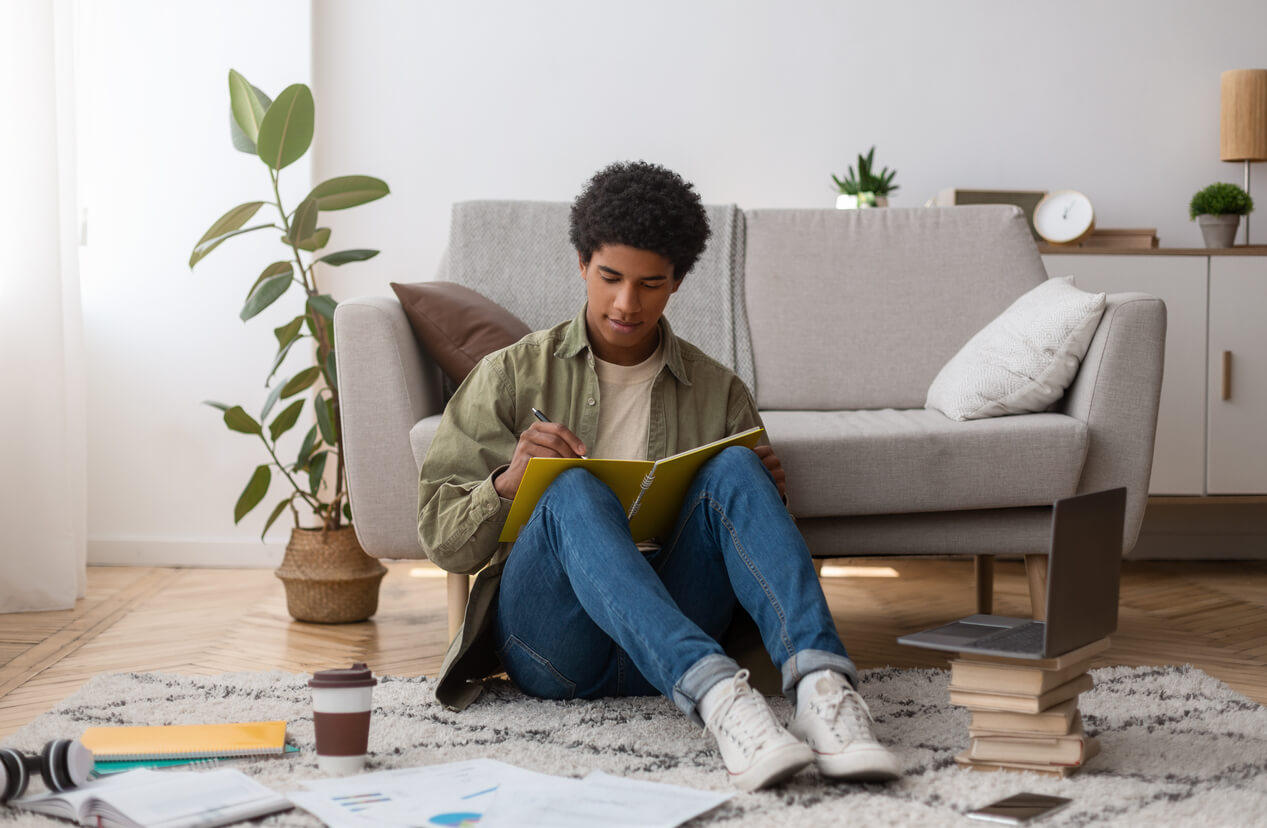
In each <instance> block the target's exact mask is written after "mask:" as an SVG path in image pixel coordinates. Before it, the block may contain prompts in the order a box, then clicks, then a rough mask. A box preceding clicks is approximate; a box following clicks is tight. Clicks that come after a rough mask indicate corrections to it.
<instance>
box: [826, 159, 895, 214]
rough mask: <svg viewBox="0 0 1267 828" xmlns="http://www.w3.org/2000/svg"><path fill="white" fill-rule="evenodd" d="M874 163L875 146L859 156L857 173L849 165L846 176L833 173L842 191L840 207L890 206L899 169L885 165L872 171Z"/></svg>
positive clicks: (834, 179) (838, 203)
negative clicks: (890, 198) (891, 168)
mask: <svg viewBox="0 0 1267 828" xmlns="http://www.w3.org/2000/svg"><path fill="white" fill-rule="evenodd" d="M874 163H875V147H872V148H871V149H870V151H868V152H867V154H866V155H859V156H858V171H857V173H854V169H853V167H849V169H848V170H847V171H846V173H845V177H844V178H838V177H837V176H836V174H835V173H832V177H831V178H832V181H834V182H836V189H837V190H838V191H839V192H840V195H838V196H837V197H836V206H837V207H838V208H840V209H842V210H845V209H853V208H855V207H887V206H889V193H892V192H894V191H895V190H897V185H896V184H894V183H893V178H894V177H895V176H896V175H897V170H890V169H889V168H888V167H885V168H884V169H882V170H880V172H878V173H875V172H872V165H873V164H874Z"/></svg>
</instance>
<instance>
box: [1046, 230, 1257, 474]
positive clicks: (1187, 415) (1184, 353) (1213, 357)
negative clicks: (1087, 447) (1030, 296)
mask: <svg viewBox="0 0 1267 828" xmlns="http://www.w3.org/2000/svg"><path fill="white" fill-rule="evenodd" d="M1043 263H1044V265H1045V266H1046V267H1047V274H1048V275H1049V276H1052V277H1056V276H1067V275H1073V277H1074V282H1075V283H1076V284H1077V285H1078V286H1079V287H1081V288H1083V289H1085V290H1095V291H1101V290H1103V291H1107V292H1110V293H1117V292H1123V291H1141V292H1144V293H1151V294H1153V295H1154V296H1158V297H1160V298H1161V299H1162V300H1163V301H1164V302H1165V303H1166V318H1167V330H1166V366H1165V374H1164V379H1163V381H1162V388H1161V403H1160V409H1159V411H1158V416H1157V440H1156V447H1155V450H1154V454H1153V474H1152V480H1151V483H1150V486H1149V493H1150V494H1151V495H1179V496H1208V495H1267V325H1265V324H1264V322H1263V316H1264V314H1267V248H1264V247H1256V248H1231V249H1229V250H1227V251H1220V250H1163V249H1154V250H1128V251H1104V250H1095V251H1091V250H1088V249H1075V250H1071V251H1067V252H1065V251H1062V252H1054V251H1051V250H1050V249H1049V250H1046V251H1044V254H1043Z"/></svg>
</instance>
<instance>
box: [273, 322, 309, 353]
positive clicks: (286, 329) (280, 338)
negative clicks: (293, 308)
mask: <svg viewBox="0 0 1267 828" xmlns="http://www.w3.org/2000/svg"><path fill="white" fill-rule="evenodd" d="M303 326H304V317H303V316H302V315H301V316H296V317H295V318H294V319H292V320H290V321H289V322H287V323H286V324H285V325H282V326H281V327H280V328H273V335H274V336H276V337H277V347H278V348H285V347H286V346H287V345H289V344H290V343H292V342H294V341H295V337H297V336H299V329H300V328H302V327H303Z"/></svg>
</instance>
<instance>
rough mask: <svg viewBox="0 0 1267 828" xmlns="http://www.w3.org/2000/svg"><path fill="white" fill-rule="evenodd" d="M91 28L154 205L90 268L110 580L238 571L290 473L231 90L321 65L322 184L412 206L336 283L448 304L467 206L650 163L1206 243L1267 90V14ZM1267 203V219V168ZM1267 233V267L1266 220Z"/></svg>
mask: <svg viewBox="0 0 1267 828" xmlns="http://www.w3.org/2000/svg"><path fill="white" fill-rule="evenodd" d="M90 5H91V6H92V8H93V10H94V17H95V18H97V21H96V24H95V28H94V30H93V40H94V41H96V42H97V43H98V46H99V48H101V49H103V50H104V49H106V48H107V46H109V47H111V48H112V49H113V52H112V57H111V58H110V60H109V61H107V62H106V63H107V64H109V65H107V66H105V67H104V68H103V72H104V75H103V77H100V78H98V83H99V84H100V90H99V91H102V90H103V91H104V92H105V93H108V97H109V98H110V100H109V105H110V106H115V107H120V106H128V107H134V108H135V116H134V121H133V128H132V129H130V130H129V131H127V133H126V134H109V135H97V136H95V139H94V141H95V143H94V151H95V152H96V159H97V161H98V162H103V163H106V164H108V165H109V166H110V167H111V169H109V170H108V171H106V172H104V173H102V179H101V180H100V181H99V183H98V188H99V189H98V192H100V191H101V190H109V189H111V188H116V189H117V188H120V187H124V188H127V189H128V190H129V191H131V192H134V193H136V194H137V196H136V198H135V199H134V200H133V201H130V202H128V203H129V204H130V205H131V209H132V210H135V211H136V212H131V211H124V212H119V213H117V214H115V215H102V214H101V211H100V210H98V211H97V212H95V213H94V214H93V218H92V222H91V224H92V227H91V229H90V232H91V233H92V234H93V238H92V244H91V245H90V248H89V250H90V251H91V254H92V256H93V257H94V261H95V263H96V268H95V271H96V273H95V275H93V270H94V269H93V268H85V270H84V280H85V290H86V296H85V319H86V324H87V326H88V327H87V335H88V340H89V351H90V355H91V359H92V360H93V362H92V363H91V368H90V382H91V385H90V400H89V405H90V409H89V417H90V422H91V423H92V425H91V428H92V431H91V433H90V446H91V454H90V476H91V477H90V522H89V533H90V539H91V540H92V544H91V545H90V553H91V554H92V556H93V558H94V559H96V560H102V559H104V558H107V557H109V558H111V559H126V558H127V556H128V555H132V554H140V553H136V552H134V551H133V550H138V549H140V550H148V551H146V552H144V555H147V556H149V558H148V559H157V558H162V557H164V556H166V558H167V559H168V560H172V561H184V562H190V563H193V562H198V563H211V562H216V561H230V560H232V562H237V560H238V558H237V557H236V554H237V553H236V552H234V553H233V554H230V552H232V551H233V550H238V549H247V548H249V547H247V546H243V545H242V544H249V543H250V542H251V541H250V539H251V538H252V537H254V535H255V534H257V532H258V526H259V525H260V523H261V522H262V520H263V515H255V516H252V517H248V518H247V520H246V521H245V522H244V527H243V528H239V529H237V530H235V529H234V527H233V526H232V523H231V512H232V506H233V502H234V500H235V499H236V497H237V495H238V492H239V491H240V490H241V488H242V486H243V485H244V484H245V481H246V478H247V476H248V475H249V473H250V471H251V469H252V468H253V466H254V465H255V464H256V463H258V462H260V458H259V456H258V453H257V452H256V451H255V450H254V447H253V446H251V445H250V443H249V441H248V440H246V438H242V437H238V436H236V435H230V434H228V433H227V432H225V431H224V430H223V429H222V428H221V427H220V426H219V424H218V423H217V422H216V421H215V415H214V412H211V411H210V410H209V409H205V408H201V407H200V406H199V405H198V402H199V401H200V400H202V399H205V398H208V397H211V398H221V399H227V398H230V397H234V396H235V395H236V396H237V397H239V398H242V399H247V398H249V395H250V394H251V393H252V391H253V390H256V389H255V387H254V386H253V385H252V383H253V382H254V380H255V378H256V377H257V376H258V374H259V372H260V370H261V365H262V363H263V362H265V361H267V359H268V354H269V353H271V351H270V348H271V347H272V343H271V330H270V329H271V326H272V325H275V324H278V323H277V322H271V323H269V322H263V321H257V323H255V324H253V325H248V326H247V330H246V332H245V333H244V331H243V330H242V325H241V323H239V322H238V321H237V319H236V312H237V308H238V305H239V304H240V302H241V299H242V296H241V294H242V293H243V292H244V290H245V288H246V285H247V284H248V283H249V281H250V280H251V279H253V277H254V275H255V273H256V272H258V269H259V267H260V266H261V259H260V255H263V254H256V253H252V252H251V251H250V249H249V243H246V242H242V243H241V246H240V248H239V249H240V250H241V251H242V252H241V257H240V259H239V260H238V261H240V262H241V263H242V266H243V267H246V265H248V264H249V265H250V266H249V267H246V270H247V271H249V272H245V273H244V272H241V268H239V267H237V266H236V265H235V264H234V260H233V259H232V257H227V256H226V257H225V258H222V252H221V251H217V253H216V254H215V255H213V256H212V258H210V259H208V260H207V262H206V263H204V264H203V265H200V266H199V270H198V272H196V273H194V274H193V275H190V274H189V272H188V269H187V268H186V267H185V264H184V263H185V260H186V258H187V256H188V252H189V248H190V246H191V244H192V242H193V241H194V240H196V239H197V237H198V236H199V235H200V234H201V233H202V231H203V230H204V229H205V227H206V225H207V224H208V223H209V222H210V221H211V220H212V219H213V218H215V217H216V216H217V215H218V214H219V213H220V212H221V211H222V210H223V209H226V208H227V207H229V206H232V205H233V204H236V203H237V202H239V201H245V200H248V199H250V198H254V197H256V195H255V194H256V193H259V192H260V182H261V180H262V179H261V177H260V176H261V175H262V173H261V172H260V170H258V169H256V167H258V166H259V165H258V164H255V163H248V162H249V161H250V159H248V158H246V157H245V156H240V155H238V154H237V153H234V152H232V151H231V150H229V149H228V148H227V147H228V145H227V140H226V139H225V137H224V129H225V127H224V117H225V116H224V112H223V105H224V95H225V91H224V87H225V84H224V75H225V72H226V70H227V68H228V67H229V66H235V67H236V68H238V69H239V70H241V71H243V72H244V73H246V74H247V77H248V78H250V79H251V80H252V81H254V82H255V83H256V84H257V85H259V86H261V87H262V88H264V89H265V90H266V91H269V92H270V93H274V94H275V93H276V92H277V91H278V90H280V88H281V87H282V86H284V85H286V84H287V83H291V82H294V81H297V80H303V79H304V78H305V77H306V76H307V75H308V74H309V56H308V53H307V44H308V43H309V42H310V43H311V46H312V62H311V79H312V85H313V90H314V93H315V95H316V100H317V133H318V145H317V147H316V150H315V161H314V170H315V177H314V180H320V179H324V178H327V177H330V176H334V175H343V174H350V173H364V174H369V175H376V176H379V177H381V178H383V179H385V180H386V181H387V182H388V184H389V185H390V186H391V188H392V191H393V192H392V195H391V196H389V197H388V198H385V199H383V200H381V201H379V202H376V203H373V204H370V205H366V206H364V207H361V208H357V209H355V210H352V211H348V212H346V213H337V214H333V215H331V216H329V225H330V226H331V227H333V228H334V231H335V242H334V243H335V244H336V245H337V246H338V247H343V246H356V247H375V248H380V249H382V250H383V253H382V255H380V256H379V257H378V258H377V259H374V260H373V261H371V262H367V263H364V264H357V265H350V266H348V267H344V268H341V269H338V270H331V271H329V272H328V273H327V274H326V275H325V277H324V278H326V279H327V280H328V282H327V284H328V287H329V288H331V289H332V291H333V292H334V293H335V295H336V296H340V297H347V296H350V295H356V294H366V293H374V294H384V295H388V294H390V289H389V288H388V282H389V281H392V280H395V281H413V280H420V279H427V278H431V276H432V275H433V273H434V270H435V267H436V264H437V262H438V260H439V257H440V253H441V250H442V248H443V246H444V243H445V239H446V235H447V226H448V213H449V205H450V204H451V203H452V202H454V201H458V200H463V199H473V198H522V199H557V200H568V199H570V198H571V197H572V196H574V195H575V193H576V191H577V190H578V189H579V188H580V186H581V185H582V184H583V183H584V181H585V180H586V179H587V178H588V176H589V175H591V174H592V173H593V172H594V171H595V170H597V169H598V168H600V167H601V166H603V165H604V164H606V163H608V162H610V161H613V160H617V159H631V158H645V159H648V160H653V161H657V162H660V163H663V164H665V165H667V166H669V167H672V168H674V169H676V170H678V171H679V172H681V173H682V174H684V175H685V176H686V177H687V178H688V179H690V180H692V181H694V182H695V183H696V185H697V186H698V188H699V190H700V192H701V193H702V194H703V197H704V199H705V200H706V201H708V202H712V203H726V202H734V203H737V204H739V205H741V206H743V207H812V206H822V207H826V206H830V205H831V204H832V203H833V200H834V193H833V190H832V187H831V178H830V173H832V172H835V173H839V174H843V173H844V170H845V168H846V166H848V165H849V164H851V163H853V160H854V157H855V156H856V154H857V153H858V152H860V151H865V150H866V149H867V148H868V147H869V146H871V145H872V144H875V145H876V146H877V147H878V149H877V151H876V159H877V161H878V162H879V163H880V164H881V165H884V166H889V167H896V168H897V170H898V176H897V183H898V184H899V185H900V186H901V189H900V190H899V191H898V192H897V193H896V194H895V198H894V199H893V204H894V205H895V206H918V205H920V204H923V203H924V201H925V200H926V199H927V198H928V197H930V196H931V195H933V194H934V193H935V192H937V191H938V190H939V189H941V188H944V187H951V186H958V187H969V188H1007V189H1058V188H1063V187H1072V188H1075V189H1079V190H1082V191H1083V192H1085V193H1087V194H1088V195H1089V196H1090V197H1091V199H1092V201H1093V202H1094V204H1095V206H1096V210H1097V223H1098V225H1099V226H1101V227H1156V228H1157V229H1158V232H1159V234H1160V236H1161V242H1162V244H1163V245H1164V246H1170V247H1179V246H1199V245H1200V243H1201V242H1200V234H1199V232H1198V230H1197V228H1196V227H1195V225H1193V224H1192V223H1190V222H1189V221H1188V219H1187V203H1188V199H1189V198H1190V197H1191V195H1192V193H1193V192H1195V191H1196V190H1197V189H1199V188H1201V187H1202V186H1204V185H1206V184H1208V183H1210V182H1212V181H1215V180H1226V181H1233V182H1237V183H1239V182H1240V181H1241V168H1240V166H1239V165H1233V164H1223V163H1221V162H1220V161H1219V160H1218V117H1219V73H1220V72H1221V71H1222V70H1224V69H1232V68H1256V67H1262V66H1264V65H1267V48H1265V47H1264V41H1263V38H1262V33H1263V32H1264V31H1267V4H1264V3H1262V2H1261V0H1224V2H1220V3H1218V4H1216V5H1210V4H1203V3H1197V2H1178V1H1177V0H1168V1H1167V0H1160V1H1158V0H1154V1H1153V2H1145V0H1118V2H1113V3H1103V2H1091V1H1090V0H1069V1H1068V2H1065V3H1060V4H1050V3H1041V4H1040V3H1017V2H1013V0H955V2H938V1H937V0H927V1H926V2H891V3H874V2H865V3H864V2H858V1H856V0H850V2H827V0H823V2H808V1H807V0H788V1H786V2H780V3H774V2H757V0H745V1H744V2H727V1H725V0H693V2H685V3H684V2H680V0H678V1H676V2H675V0H645V2H640V3H631V2H611V3H594V2H581V1H580V0H576V1H575V2H562V0H538V2H532V3H523V2H512V0H485V1H484V2H470V3H466V2H447V3H440V2H425V3H421V2H408V1H406V0H398V1H394V2H388V0H315V2H313V3H312V5H311V7H309V5H308V4H306V3H301V2H297V0H290V2H287V3H259V4H256V3H244V2H239V3H233V4H203V5H202V7H201V8H200V10H199V12H198V15H197V17H196V18H191V16H190V14H189V13H188V12H185V11H180V9H185V8H188V6H186V5H184V4H165V3H157V2H153V3H151V2H147V3H140V2H121V0H116V2H107V3H100V2H96V1H95V0H94V2H93V3H91V4H90ZM169 6H170V7H174V8H169ZM309 11H310V13H311V30H312V31H311V40H309V39H308V36H307V35H306V34H304V33H303V26H304V25H305V24H306V22H307V15H308V14H309ZM113 18H119V19H117V20H116V19H113ZM243 20H250V21H251V23H250V25H240V23H241V21H243ZM283 29H285V31H286V32H287V34H285V35H281V34H278V32H280V31H282V30H283ZM116 40H117V42H115V41H116ZM107 70H108V71H107ZM130 117H132V116H131V115H130ZM167 133H174V136H178V138H179V146H178V145H177V142H176V141H175V140H172V138H173V137H174V136H169V135H167ZM185 142H188V143H185ZM183 147H188V149H187V150H186V149H183ZM187 154H190V155H191V156H192V157H193V158H195V159H196V161H195V162H193V163H191V162H189V161H188V160H187ZM86 166H87V165H84V166H81V171H82V170H84V169H85V167H86ZM300 189H302V188H300ZM1253 189H1254V191H1255V192H1257V193H1258V195H1259V199H1260V201H1261V202H1262V203H1263V204H1265V205H1267V165H1259V166H1258V167H1257V168H1256V170H1255V179H1254V187H1253ZM1260 213H1261V211H1260ZM1255 227H1256V228H1257V229H1256V233H1255V236H1254V238H1255V240H1256V241H1267V219H1258V220H1257V222H1256V224H1255ZM106 240H109V241H108V244H107V241H106ZM98 242H101V244H98ZM227 250H228V245H226V247H225V248H224V249H223V251H224V252H225V253H226V254H227ZM263 261H268V260H267V259H265V260H263ZM244 279H245V280H246V281H245V282H244ZM90 280H91V282H92V283H91V284H90ZM578 290H579V286H578ZM578 295H579V293H578ZM257 407H258V406H257ZM247 524H250V525H249V526H248V525H247ZM234 544H238V545H234ZM226 550H228V551H226ZM250 554H252V555H253V554H254V551H252V552H251V553H250Z"/></svg>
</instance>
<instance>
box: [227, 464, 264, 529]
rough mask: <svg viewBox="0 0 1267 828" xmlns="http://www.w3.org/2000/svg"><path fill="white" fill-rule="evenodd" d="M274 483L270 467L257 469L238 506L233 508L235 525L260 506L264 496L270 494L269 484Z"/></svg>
mask: <svg viewBox="0 0 1267 828" xmlns="http://www.w3.org/2000/svg"><path fill="white" fill-rule="evenodd" d="M272 481H273V473H272V472H271V471H269V469H268V466H256V467H255V473H254V474H252V475H251V479H250V481H248V482H247V484H246V488H245V489H243V490H242V495H241V497H239V498H238V502H237V505H236V506H234V507H233V522H234V523H241V522H242V518H244V517H245V516H246V513H247V512H249V511H251V510H252V509H254V508H255V507H256V506H258V505H259V502H260V501H261V500H263V499H264V495H266V494H268V484H269V483H271V482H272Z"/></svg>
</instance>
